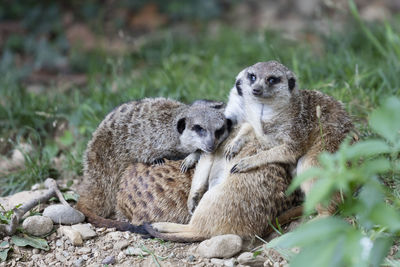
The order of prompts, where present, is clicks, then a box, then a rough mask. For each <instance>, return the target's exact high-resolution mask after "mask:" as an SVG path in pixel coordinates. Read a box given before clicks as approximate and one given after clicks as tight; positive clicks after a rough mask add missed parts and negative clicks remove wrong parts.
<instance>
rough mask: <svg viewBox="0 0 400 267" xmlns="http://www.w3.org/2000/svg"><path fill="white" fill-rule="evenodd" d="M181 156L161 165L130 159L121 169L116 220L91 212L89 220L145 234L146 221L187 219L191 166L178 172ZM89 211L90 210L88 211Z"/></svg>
mask: <svg viewBox="0 0 400 267" xmlns="http://www.w3.org/2000/svg"><path fill="white" fill-rule="evenodd" d="M181 164H182V160H175V161H174V160H167V159H166V160H165V164H162V165H149V164H144V163H132V164H130V165H129V166H128V167H127V168H126V169H125V170H124V171H123V173H122V175H121V179H120V180H121V181H120V184H119V187H118V190H117V191H116V192H114V193H115V194H116V203H115V204H114V207H113V208H114V210H115V211H116V212H115V213H116V216H115V217H116V218H117V219H118V220H112V219H107V218H104V217H101V216H98V215H96V214H94V213H92V212H91V213H90V214H89V217H90V220H91V222H92V224H94V225H96V226H99V227H108V228H116V229H117V230H119V231H131V232H136V233H141V234H146V233H147V232H146V230H144V229H143V227H141V226H140V225H142V224H143V223H145V222H160V221H169V222H176V223H188V222H189V220H190V217H191V214H190V213H189V211H188V209H187V204H186V203H187V199H188V196H189V190H190V184H191V181H192V177H193V173H194V169H190V170H188V171H187V172H181V171H180V166H181ZM89 212H90V211H89Z"/></svg>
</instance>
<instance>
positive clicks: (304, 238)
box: [267, 217, 351, 248]
mask: <svg viewBox="0 0 400 267" xmlns="http://www.w3.org/2000/svg"><path fill="white" fill-rule="evenodd" d="M349 229H351V226H350V225H348V224H347V223H345V222H344V221H342V220H340V219H338V218H335V217H329V218H320V219H316V220H313V221H310V222H308V223H306V224H303V225H301V226H299V227H298V228H297V229H296V230H294V231H293V232H289V233H287V234H284V235H282V236H280V237H278V238H275V239H273V240H272V241H271V242H269V243H268V245H267V247H270V248H272V247H280V248H292V247H294V246H304V245H308V244H312V243H315V242H318V241H321V240H329V239H330V238H332V237H334V236H336V235H337V234H338V233H343V232H346V231H348V230H349Z"/></svg>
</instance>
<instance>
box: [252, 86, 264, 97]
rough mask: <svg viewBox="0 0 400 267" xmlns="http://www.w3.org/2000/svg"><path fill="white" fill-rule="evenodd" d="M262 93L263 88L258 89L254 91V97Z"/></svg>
mask: <svg viewBox="0 0 400 267" xmlns="http://www.w3.org/2000/svg"><path fill="white" fill-rule="evenodd" d="M261 93H262V88H260V87H256V88H254V89H253V95H261Z"/></svg>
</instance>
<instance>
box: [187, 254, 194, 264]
mask: <svg viewBox="0 0 400 267" xmlns="http://www.w3.org/2000/svg"><path fill="white" fill-rule="evenodd" d="M195 260H196V257H195V256H193V255H189V257H188V258H187V261H188V262H194V261H195Z"/></svg>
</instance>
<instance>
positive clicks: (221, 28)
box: [0, 0, 400, 195]
mask: <svg viewBox="0 0 400 267" xmlns="http://www.w3.org/2000/svg"><path fill="white" fill-rule="evenodd" d="M299 2H301V3H299ZM399 10H400V4H398V3H397V1H396V0H392V1H390V0H386V1H374V0H360V1H356V3H355V5H354V6H352V2H350V4H349V2H347V1H335V2H332V1H315V0H307V1H289V0H286V1H279V2H277V1H235V0H210V1H201V0H188V1H184V2H182V1H161V0H158V1H152V2H148V1H144V0H141V1H98V0H92V1H56V2H54V1H43V0H42V1H22V0H16V1H3V2H2V4H0V74H1V75H0V154H1V156H0V194H2V195H7V194H11V193H14V192H16V191H20V190H23V189H27V188H29V187H30V186H31V185H32V184H34V183H37V182H41V181H43V180H44V179H45V178H47V177H48V176H52V177H56V178H57V177H59V178H61V179H65V180H75V181H77V179H78V180H79V178H80V177H81V174H82V166H81V161H82V154H83V151H84V149H85V147H86V143H87V141H88V140H89V138H90V136H91V133H92V132H93V131H94V129H95V128H96V127H97V125H98V124H99V123H100V121H101V120H102V119H103V117H104V116H105V114H107V113H108V112H109V111H110V110H112V109H113V107H115V106H117V105H119V104H120V103H122V102H125V101H129V100H131V99H139V98H143V97H154V96H165V97H171V98H175V99H178V100H181V101H184V102H191V101H193V100H195V99H198V98H208V99H217V100H227V95H228V92H229V90H230V88H231V87H232V85H233V82H234V79H235V76H236V74H237V73H238V72H239V71H240V70H241V69H243V68H244V67H246V66H248V65H251V64H254V63H255V62H258V61H266V60H271V59H276V60H279V61H281V62H282V63H284V64H286V65H287V66H288V67H289V68H291V69H292V70H294V71H295V73H296V74H297V76H298V78H299V82H300V87H301V88H309V89H317V90H321V91H323V92H325V93H327V94H329V95H332V96H334V97H336V98H337V99H340V100H341V101H343V102H344V103H345V106H346V108H347V110H348V111H349V113H350V114H351V115H352V117H353V118H354V121H355V124H356V126H357V128H358V129H359V131H360V133H361V138H363V137H365V136H368V135H370V131H369V128H368V125H367V123H366V119H367V114H368V113H369V112H370V111H371V110H372V109H373V108H375V107H376V106H377V105H378V104H379V103H380V101H381V100H382V99H384V98H385V97H386V96H390V95H397V96H399V95H400V90H399V88H400V79H399V74H400V35H399V33H400V16H399V14H398V12H399ZM21 147H23V148H26V147H28V148H29V149H22V148H21ZM18 148H21V149H20V151H22V156H23V162H24V163H25V164H23V165H24V166H21V165H16V164H14V165H13V164H12V161H13V160H15V159H14V158H13V151H15V149H18ZM29 151H30V152H29ZM387 179H388V180H387V181H386V183H387V184H388V185H389V186H390V187H391V188H392V190H393V191H394V192H395V193H396V194H397V195H399V194H400V193H399V192H400V179H399V177H391V178H387Z"/></svg>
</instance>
